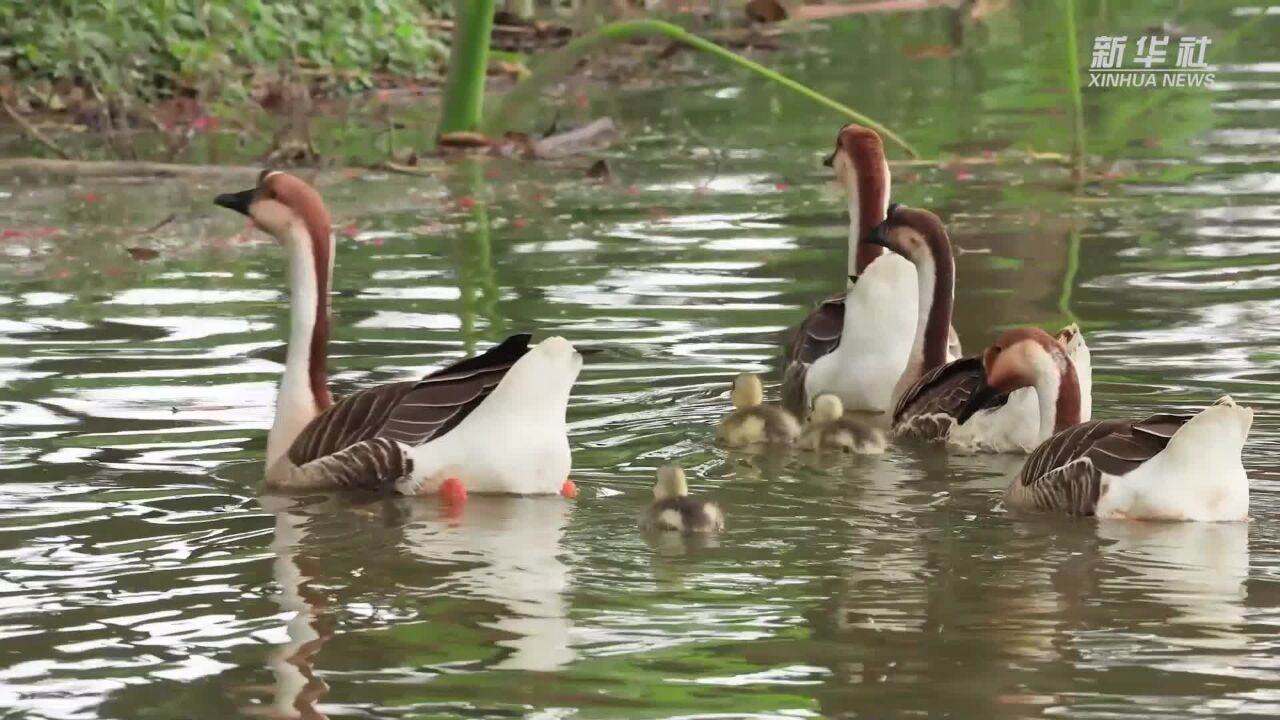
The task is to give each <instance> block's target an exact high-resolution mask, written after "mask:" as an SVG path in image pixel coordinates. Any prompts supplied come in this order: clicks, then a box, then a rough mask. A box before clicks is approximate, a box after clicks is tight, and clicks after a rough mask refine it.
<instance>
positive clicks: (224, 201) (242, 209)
mask: <svg viewBox="0 0 1280 720" xmlns="http://www.w3.org/2000/svg"><path fill="white" fill-rule="evenodd" d="M257 191H258V189H257V188H249V189H248V190H241V191H240V192H234V193H222V194H221V195H219V196H218V197H216V198H214V199H213V204H214V205H221V206H222V207H224V208H226V209H228V210H235V211H236V212H238V213H240V214H241V215H246V216H247V215H248V214H249V205H251V204H252V203H253V196H254V193H256V192H257Z"/></svg>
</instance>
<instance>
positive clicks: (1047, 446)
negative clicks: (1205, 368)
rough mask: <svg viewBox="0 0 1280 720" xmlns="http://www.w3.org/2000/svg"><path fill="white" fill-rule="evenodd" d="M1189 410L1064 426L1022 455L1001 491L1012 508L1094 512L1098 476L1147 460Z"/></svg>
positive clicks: (1117, 473)
mask: <svg viewBox="0 0 1280 720" xmlns="http://www.w3.org/2000/svg"><path fill="white" fill-rule="evenodd" d="M1193 417H1195V416H1194V415H1173V414H1167V413H1161V414H1158V415H1152V416H1150V417H1148V418H1144V419H1141V420H1132V419H1110V420H1090V421H1089V422H1083V423H1080V424H1078V425H1073V426H1072V427H1069V428H1067V429H1066V430H1063V431H1062V432H1060V433H1058V434H1056V435H1054V436H1053V437H1051V438H1049V439H1048V440H1046V441H1044V442H1043V443H1041V444H1040V446H1039V447H1037V448H1036V449H1035V451H1034V452H1032V453H1031V455H1030V457H1028V458H1027V463H1026V464H1025V465H1023V467H1022V471H1021V472H1020V473H1019V474H1018V477H1017V478H1015V479H1014V481H1013V483H1012V484H1010V486H1009V489H1008V491H1007V492H1006V493H1005V504H1006V505H1007V506H1009V507H1010V508H1012V509H1018V510H1038V511H1050V510H1056V511H1062V512H1067V513H1069V514H1071V515H1093V514H1094V511H1095V510H1096V508H1097V505H1098V498H1099V496H1100V495H1101V494H1102V489H1103V488H1102V476H1103V475H1104V474H1105V475H1109V476H1114V477H1119V476H1122V475H1126V474H1128V473H1130V472H1132V471H1133V470H1135V469H1136V468H1138V467H1139V466H1140V465H1142V464H1143V463H1145V462H1147V461H1149V460H1151V458H1153V457H1155V456H1156V455H1158V454H1159V453H1160V452H1161V451H1163V450H1164V449H1165V448H1166V447H1168V446H1169V441H1170V440H1172V439H1173V436H1174V434H1175V433H1177V432H1178V430H1180V429H1181V428H1182V426H1183V425H1185V424H1187V422H1188V421H1189V420H1191V418H1193Z"/></svg>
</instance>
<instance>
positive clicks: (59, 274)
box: [53, 270, 71, 280]
mask: <svg viewBox="0 0 1280 720" xmlns="http://www.w3.org/2000/svg"><path fill="white" fill-rule="evenodd" d="M53 276H54V277H55V278H57V279H59V280H66V279H67V278H69V277H71V271H70V270H59V271H58V272H56V273H54V274H53Z"/></svg>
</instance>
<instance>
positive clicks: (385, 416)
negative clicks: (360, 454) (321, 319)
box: [289, 335, 530, 465]
mask: <svg viewBox="0 0 1280 720" xmlns="http://www.w3.org/2000/svg"><path fill="white" fill-rule="evenodd" d="M529 337H530V336H529V335H512V336H511V337H509V338H507V339H506V340H504V341H503V342H502V343H501V344H500V345H496V346H494V347H492V348H489V349H488V350H487V351H485V352H484V353H482V354H480V355H477V356H476V357H473V358H469V359H466V360H462V361H459V362H457V363H454V364H453V365H450V366H448V367H445V368H443V369H441V370H437V371H436V372H434V373H431V374H430V375H428V376H426V377H424V378H423V379H421V380H418V381H416V382H415V381H406V382H398V383H389V384H387V385H379V386H378V387H373V388H369V389H367V390H360V391H358V392H354V393H352V394H350V395H348V396H347V397H345V398H343V399H342V400H340V401H338V402H337V403H335V404H333V405H332V406H330V407H329V409H327V410H325V411H324V412H323V413H321V414H320V415H319V416H317V417H316V419H314V420H312V421H311V422H310V423H309V424H308V425H307V427H306V428H304V429H303V431H302V433H301V434H299V435H298V438H297V440H295V441H294V442H293V446H292V447H290V448H289V460H290V461H292V462H293V464H295V465H303V464H304V463H308V462H311V461H312V460H316V459H317V458H322V457H325V456H327V455H333V454H334V453H337V452H340V451H342V450H343V449H345V448H348V447H350V446H352V445H354V444H356V443H360V442H364V441H365V440H368V439H370V438H374V437H383V438H388V439H391V440H395V441H397V442H401V443H404V444H406V445H410V446H412V445H421V444H423V443H425V442H427V441H428V440H430V439H432V438H435V437H438V436H440V435H443V434H445V433H447V432H448V431H449V430H452V429H453V428H454V427H456V426H457V424H458V423H460V422H462V420H463V418H465V417H466V416H467V415H469V414H470V413H471V411H472V410H474V409H475V408H476V407H477V406H479V405H480V403H481V402H483V401H484V399H485V398H486V397H488V396H489V393H491V392H493V389H494V388H495V387H497V386H498V383H499V382H500V381H501V380H502V378H503V376H505V375H506V373H507V371H508V370H510V369H511V366H512V365H514V364H515V363H516V361H517V360H519V359H520V358H522V357H524V354H525V353H527V352H528V351H529Z"/></svg>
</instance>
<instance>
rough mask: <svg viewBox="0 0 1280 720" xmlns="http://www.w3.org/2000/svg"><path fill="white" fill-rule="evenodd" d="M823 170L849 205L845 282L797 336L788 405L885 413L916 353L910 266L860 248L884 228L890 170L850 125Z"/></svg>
mask: <svg viewBox="0 0 1280 720" xmlns="http://www.w3.org/2000/svg"><path fill="white" fill-rule="evenodd" d="M825 163H826V164H827V165H828V166H830V167H831V168H832V170H833V171H834V173H835V179H836V182H837V183H838V184H839V185H840V186H841V187H842V188H843V190H844V192H845V195H846V196H847V198H848V204H849V240H848V243H849V244H848V267H847V273H848V281H847V283H846V286H845V291H844V292H842V293H839V294H837V295H835V296H833V297H830V298H828V299H827V300H825V301H823V302H822V304H820V305H819V306H818V307H817V308H815V309H814V310H813V311H812V312H810V313H809V315H808V316H807V317H806V318H805V319H804V321H803V322H802V323H801V324H800V327H799V328H797V330H796V332H795V335H794V337H793V338H792V340H791V343H790V346H789V348H788V350H787V355H786V367H785V370H784V374H783V383H782V399H783V405H784V406H785V407H786V408H787V409H788V410H790V411H791V412H792V413H793V414H795V415H796V416H797V417H804V416H805V415H807V414H808V410H809V407H810V406H811V404H812V402H813V399H814V398H815V397H817V396H818V395H821V394H823V393H831V394H833V395H836V396H837V397H839V398H840V400H841V402H842V403H843V405H844V407H845V408H846V409H847V410H854V411H870V412H888V411H889V410H891V409H892V407H893V405H892V393H893V388H894V386H895V384H896V383H897V382H898V380H899V378H900V377H901V376H902V372H903V369H904V368H905V367H906V366H907V361H908V358H909V356H910V353H911V346H912V337H913V334H914V333H915V323H916V316H917V302H918V301H917V295H918V293H917V291H916V273H915V269H914V268H913V267H912V265H911V263H909V262H906V261H904V260H903V258H901V257H898V256H896V255H893V254H888V255H882V253H883V252H884V249H883V248H881V247H878V246H876V245H873V244H870V243H866V242H863V240H864V238H866V237H867V236H868V234H869V233H870V232H871V230H872V229H873V228H875V227H876V225H878V224H879V223H880V222H881V221H882V220H884V217H885V208H886V207H888V203H889V185H890V178H889V165H888V163H887V162H886V161H885V156H884V146H883V144H882V143H881V142H880V136H879V135H877V134H876V133H875V131H874V130H871V129H869V128H865V127H862V126H860V125H853V124H850V125H845V126H844V127H843V128H841V129H840V133H839V135H837V136H836V146H835V150H834V151H833V152H832V153H831V155H830V156H829V157H828V158H827V159H826V161H825ZM950 332H951V338H952V341H953V343H954V345H955V354H956V355H959V352H960V350H959V341H958V340H955V331H954V330H951V331H950Z"/></svg>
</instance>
